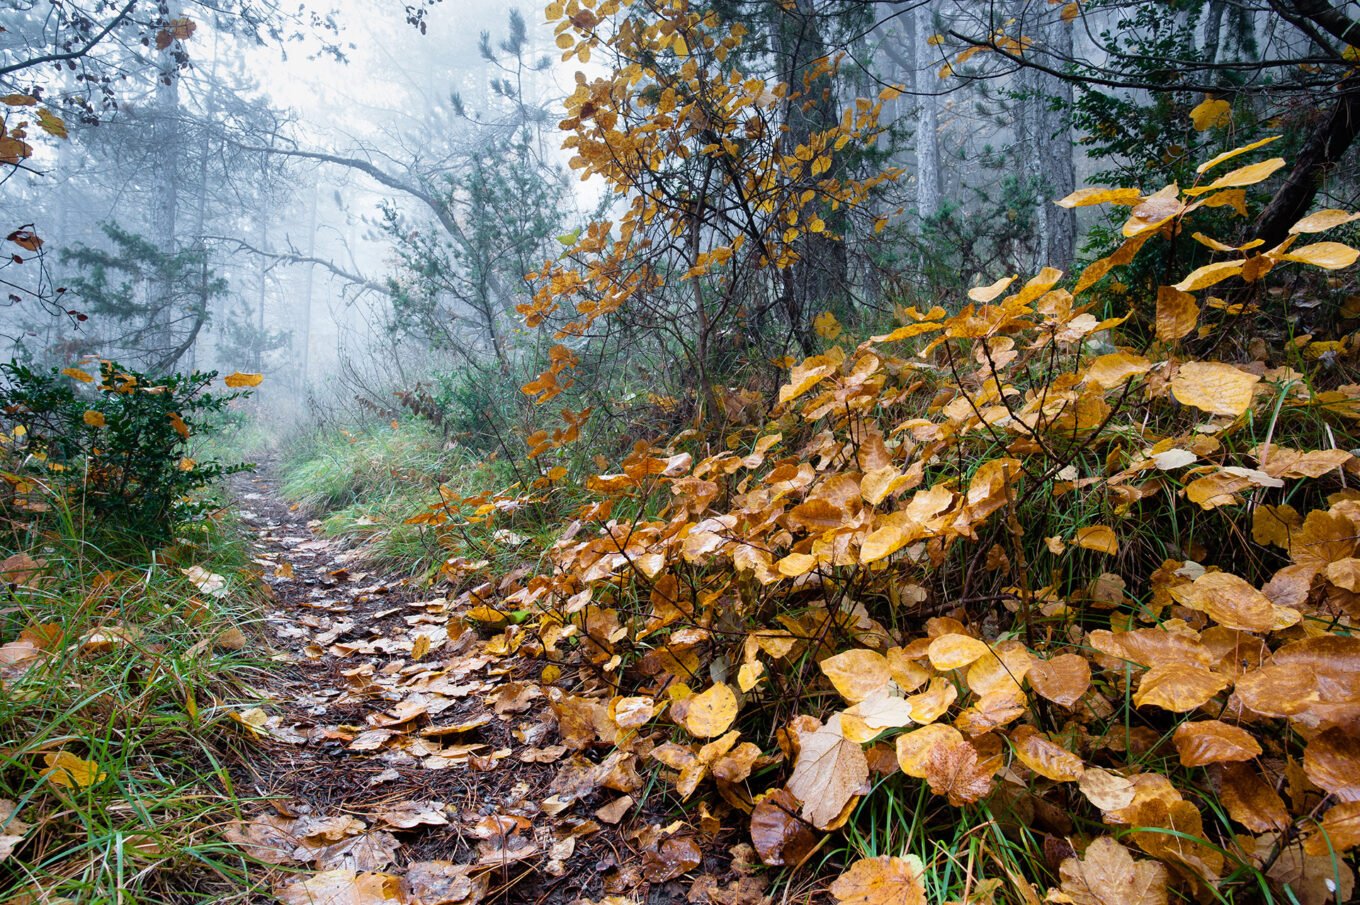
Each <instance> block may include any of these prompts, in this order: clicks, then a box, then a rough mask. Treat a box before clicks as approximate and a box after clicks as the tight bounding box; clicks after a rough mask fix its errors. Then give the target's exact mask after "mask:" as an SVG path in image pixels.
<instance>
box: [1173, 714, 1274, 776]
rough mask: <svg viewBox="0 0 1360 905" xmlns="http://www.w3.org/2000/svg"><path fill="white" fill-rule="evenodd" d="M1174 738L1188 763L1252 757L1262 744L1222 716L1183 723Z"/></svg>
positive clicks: (1201, 763)
mask: <svg viewBox="0 0 1360 905" xmlns="http://www.w3.org/2000/svg"><path fill="white" fill-rule="evenodd" d="M1172 739H1173V740H1174V741H1175V743H1176V750H1177V751H1179V752H1180V755H1181V763H1182V764H1184V765H1185V766H1187V767H1203V766H1205V765H1206V764H1218V763H1224V762H1226V761H1241V760H1251V759H1252V758H1253V757H1259V756H1260V755H1261V746H1260V744H1259V743H1257V741H1256V739H1255V738H1254V737H1252V734H1251V733H1250V732H1248V731H1247V730H1245V729H1243V728H1241V727H1240V726H1233V725H1231V724H1229V723H1224V722H1222V721H1221V720H1202V721H1200V722H1197V723H1181V724H1180V725H1179V726H1177V727H1176V733H1175V735H1174V736H1172Z"/></svg>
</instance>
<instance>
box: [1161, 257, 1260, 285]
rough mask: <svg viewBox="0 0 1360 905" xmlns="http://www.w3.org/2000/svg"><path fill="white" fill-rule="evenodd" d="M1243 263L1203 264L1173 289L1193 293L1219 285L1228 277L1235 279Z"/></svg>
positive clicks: (1220, 262) (1221, 262)
mask: <svg viewBox="0 0 1360 905" xmlns="http://www.w3.org/2000/svg"><path fill="white" fill-rule="evenodd" d="M1244 263H1245V262H1243V261H1219V262H1218V263H1216V264H1205V265H1204V266H1203V267H1197V268H1195V269H1194V270H1192V271H1190V273H1189V274H1188V275H1187V276H1186V277H1185V279H1183V280H1181V281H1180V282H1179V283H1177V284H1176V285H1175V287H1174V288H1175V289H1178V290H1180V291H1181V292H1194V291H1195V290H1197V289H1204V288H1206V287H1209V286H1213V285H1214V284H1215V283H1221V282H1223V281H1224V280H1226V279H1228V278H1229V277H1235V276H1237V275H1238V274H1240V273H1241V272H1242V265H1243V264H1244Z"/></svg>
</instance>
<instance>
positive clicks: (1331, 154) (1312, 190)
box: [1253, 82, 1360, 248]
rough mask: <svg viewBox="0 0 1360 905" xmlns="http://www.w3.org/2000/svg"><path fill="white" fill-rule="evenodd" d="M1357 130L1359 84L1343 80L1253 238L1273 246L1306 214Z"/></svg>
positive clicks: (1262, 218) (1261, 217)
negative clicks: (1339, 92)
mask: <svg viewBox="0 0 1360 905" xmlns="http://www.w3.org/2000/svg"><path fill="white" fill-rule="evenodd" d="M1357 133H1360V84H1356V83H1350V82H1346V83H1343V90H1342V93H1341V95H1340V96H1339V97H1338V98H1337V100H1336V102H1335V103H1334V104H1333V105H1332V109H1331V110H1330V111H1329V112H1328V113H1327V115H1326V117H1325V119H1324V120H1323V121H1322V122H1321V123H1320V124H1319V125H1318V127H1317V128H1316V129H1315V130H1314V131H1313V134H1312V135H1310V136H1309V137H1308V141H1307V143H1305V144H1304V146H1303V149H1302V150H1301V151H1300V152H1299V155H1298V157H1297V158H1296V159H1295V161H1294V168H1293V169H1292V170H1291V171H1290V172H1289V176H1288V177H1287V178H1286V179H1285V181H1284V185H1282V186H1280V188H1279V189H1278V190H1277V191H1276V192H1275V195H1274V197H1273V198H1271V199H1270V204H1268V205H1267V206H1266V209H1265V210H1264V211H1262V212H1261V215H1260V217H1258V218H1257V220H1256V225H1255V228H1254V230H1253V234H1254V237H1255V238H1257V239H1260V240H1261V241H1262V242H1264V243H1265V247H1266V248H1272V247H1274V246H1275V245H1278V244H1279V243H1280V242H1283V241H1284V239H1285V237H1286V236H1287V235H1289V227H1291V226H1293V225H1294V224H1295V223H1297V222H1298V221H1299V220H1300V219H1302V217H1303V216H1304V215H1305V214H1306V213H1308V208H1309V207H1311V206H1312V204H1313V199H1314V198H1316V197H1317V193H1318V189H1319V188H1321V187H1322V181H1323V180H1324V179H1325V178H1326V177H1327V174H1328V173H1329V172H1330V171H1331V170H1332V168H1333V167H1335V166H1336V164H1337V162H1338V161H1340V160H1341V157H1342V156H1343V155H1344V154H1345V153H1346V151H1347V150H1348V149H1349V148H1350V146H1351V145H1352V144H1353V143H1354V142H1355V137H1356V135H1357Z"/></svg>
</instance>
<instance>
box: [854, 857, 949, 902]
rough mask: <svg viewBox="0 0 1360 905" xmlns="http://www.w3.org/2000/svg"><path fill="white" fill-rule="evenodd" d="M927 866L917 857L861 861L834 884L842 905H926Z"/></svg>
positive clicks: (862, 859)
mask: <svg viewBox="0 0 1360 905" xmlns="http://www.w3.org/2000/svg"><path fill="white" fill-rule="evenodd" d="M924 874H925V865H923V864H922V863H921V859H920V858H918V857H916V856H915V855H907V856H906V857H904V858H898V857H894V856H892V855H880V856H878V857H877V858H861V859H860V860H858V861H856V862H855V863H854V864H851V865H850V867H849V869H847V870H846V871H845V873H843V874H841V875H840V876H839V877H837V878H836V879H835V881H834V882H832V884H831V894H832V895H833V896H835V897H836V901H837V902H839V903H841V905H925V902H926V887H925V884H924V883H923V882H922V879H921V878H922V876H923V875H924Z"/></svg>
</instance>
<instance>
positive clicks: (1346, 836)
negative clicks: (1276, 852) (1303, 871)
mask: <svg viewBox="0 0 1360 905" xmlns="http://www.w3.org/2000/svg"><path fill="white" fill-rule="evenodd" d="M1356 846H1360V801H1343V802H1340V803H1338V804H1334V805H1332V806H1331V807H1330V808H1328V809H1327V813H1326V814H1323V815H1322V826H1321V828H1320V829H1319V830H1317V831H1316V832H1313V833H1310V834H1309V835H1308V836H1306V837H1304V840H1303V849H1304V851H1306V852H1307V853H1308V854H1310V855H1315V856H1317V857H1323V856H1327V857H1330V856H1331V853H1332V852H1337V853H1338V854H1340V853H1344V852H1348V851H1350V850H1351V849H1353V848H1355V847H1356Z"/></svg>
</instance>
